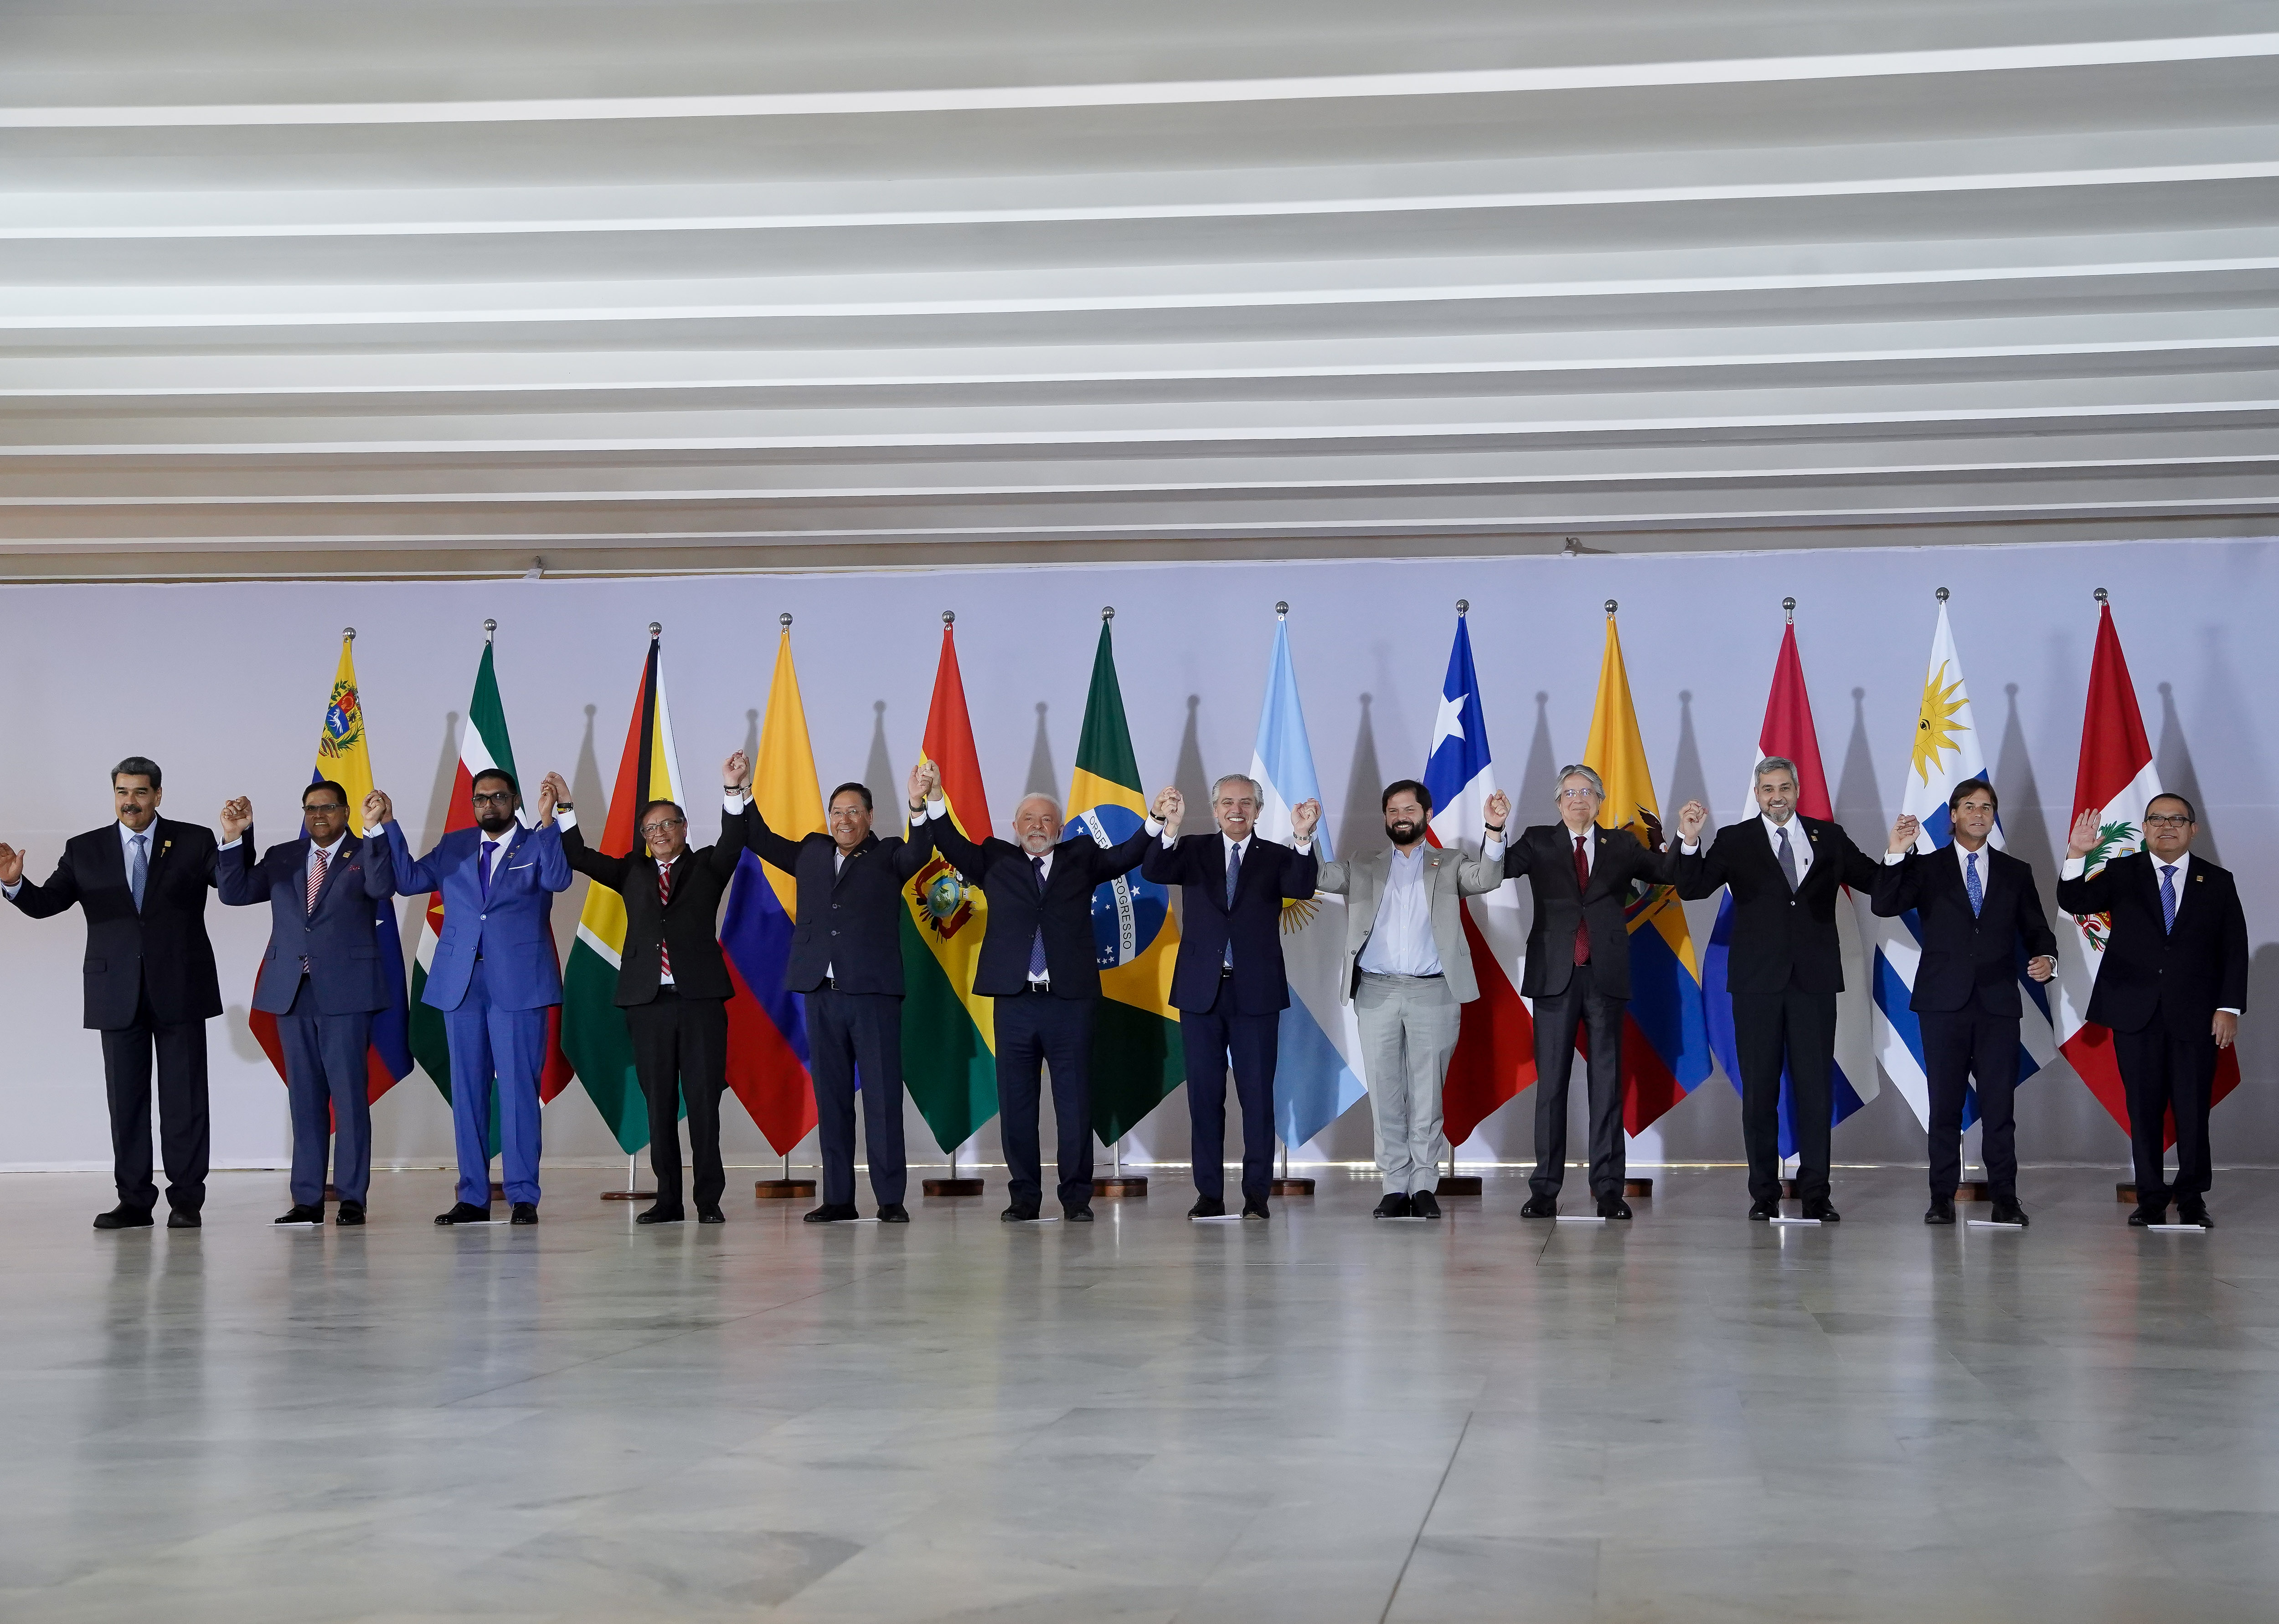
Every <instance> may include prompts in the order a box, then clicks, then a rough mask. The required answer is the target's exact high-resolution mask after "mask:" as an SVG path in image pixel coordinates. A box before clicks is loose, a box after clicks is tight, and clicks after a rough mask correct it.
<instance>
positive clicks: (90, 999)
mask: <svg viewBox="0 0 2279 1624" xmlns="http://www.w3.org/2000/svg"><path fill="white" fill-rule="evenodd" d="M148 832H149V834H150V872H149V873H148V875H147V876H146V877H145V878H144V882H143V886H142V912H141V913H139V914H138V913H136V912H135V911H134V892H131V891H129V890H128V889H127V853H126V849H125V848H124V847H123V846H121V845H120V843H119V825H118V824H117V823H105V824H104V826H103V827H102V828H100V829H91V830H89V831H88V832H87V833H85V834H82V835H73V837H72V838H71V839H69V840H67V841H65V843H64V854H63V858H62V860H61V861H60V862H58V863H57V864H56V871H55V872H54V873H53V874H51V875H50V876H49V877H48V881H47V884H45V885H35V884H34V883H33V882H32V877H31V876H30V875H28V874H27V875H26V876H25V877H24V884H23V885H22V887H21V888H20V889H19V890H18V891H17V892H16V906H17V908H19V909H21V910H22V911H23V912H24V913H26V914H28V915H31V917H33V918H35V919H46V918H49V917H50V916H52V915H57V914H60V913H62V912H63V911H64V910H65V909H66V908H70V907H71V906H72V905H73V903H77V904H78V905H79V908H80V911H81V913H83V914H84V915H86V916H87V957H86V959H85V961H84V962H83V963H82V964H81V971H82V973H83V974H84V977H85V979H86V1001H85V1013H84V1015H82V1017H81V1019H82V1023H83V1024H85V1025H87V1026H89V1027H93V1028H95V1029H96V1030H103V1031H117V1030H120V1029H122V1028H125V1027H129V1026H132V1025H134V1016H135V1012H136V1011H137V1010H138V1009H139V1008H140V1007H142V999H143V997H144V995H145V994H146V993H147V994H148V996H149V997H150V1016H151V1019H153V1020H154V1021H156V1022H157V1023H158V1024H159V1025H161V1026H174V1025H180V1024H181V1023H184V1022H188V1021H206V1020H211V1019H212V1018H213V1017H214V1016H215V1015H219V1014H220V1013H221V981H220V978H219V977H218V976H216V975H215V973H214V955H213V944H212V943H211V942H210V941H208V940H207V939H206V888H207V887H208V886H210V885H212V884H213V883H214V846H215V841H214V837H213V831H211V829H208V828H205V827H204V826H203V825H202V824H198V823H176V822H175V821H174V820H173V818H171V817H160V818H154V819H152V820H151V823H150V830H149V831H148Z"/></svg>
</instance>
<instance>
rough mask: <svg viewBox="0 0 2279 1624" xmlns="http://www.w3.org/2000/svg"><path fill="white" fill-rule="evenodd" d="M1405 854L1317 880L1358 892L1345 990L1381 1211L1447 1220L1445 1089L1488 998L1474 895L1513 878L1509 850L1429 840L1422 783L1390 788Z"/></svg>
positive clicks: (1336, 865)
mask: <svg viewBox="0 0 2279 1624" xmlns="http://www.w3.org/2000/svg"><path fill="white" fill-rule="evenodd" d="M1381 804H1382V807H1383V809H1384V812H1385V833H1386V834H1387V835H1388V836H1390V837H1391V838H1392V840H1393V849H1392V850H1390V851H1387V852H1381V853H1379V854H1377V855H1376V856H1374V857H1363V858H1359V859H1356V860H1354V861H1353V862H1325V863H1324V864H1323V865H1322V867H1321V874H1320V877H1319V878H1318V879H1317V880H1316V882H1315V883H1316V885H1318V886H1319V887H1320V889H1322V890H1324V891H1326V892H1335V893H1337V894H1339V895H1342V896H1343V897H1344V898H1345V899H1346V976H1345V985H1344V992H1345V996H1346V998H1347V1001H1349V1002H1350V1003H1352V1005H1353V1006H1354V1015H1355V1016H1356V1017H1357V1018H1358V1020H1359V1022H1360V1025H1361V1046H1362V1069H1364V1070H1365V1071H1367V1073H1368V1074H1369V1077H1368V1081H1369V1106H1370V1115H1373V1116H1374V1117H1375V1118H1376V1119H1377V1170H1378V1171H1379V1172H1380V1173H1382V1174H1383V1175H1384V1176H1385V1199H1383V1200H1382V1201H1380V1202H1378V1203H1377V1217H1379V1218H1438V1217H1439V1215H1440V1203H1439V1199H1437V1198H1436V1197H1435V1196H1434V1194H1433V1185H1434V1184H1436V1183H1437V1182H1438V1181H1439V1168H1440V1158H1441V1157H1442V1156H1443V1155H1445V1154H1446V1153H1447V1149H1448V1145H1447V1141H1446V1139H1445V1138H1443V1137H1442V1134H1441V1128H1440V1123H1441V1117H1440V1084H1441V1081H1442V1079H1443V1078H1445V1077H1446V1076H1447V1072H1448V1057H1449V1056H1450V1055H1451V1054H1453V1053H1455V1049H1456V1031H1457V1028H1458V1025H1459V1024H1460V1016H1461V1013H1462V1008H1463V1006H1464V1005H1466V1004H1469V1003H1470V1002H1471V1001H1472V1000H1474V999H1476V998H1477V997H1478V996H1479V995H1480V989H1479V983H1478V982H1477V980H1476V979H1475V978H1474V977H1473V975H1472V951H1471V948H1470V946H1469V945H1468V944H1467V943H1466V942H1465V940H1464V919H1463V911H1464V903H1463V899H1464V898H1466V897H1476V896H1479V895H1481V894H1483V893H1485V892H1491V891H1493V890H1494V889H1495V888H1496V887H1497V886H1499V885H1502V884H1503V846H1502V845H1501V842H1500V840H1499V842H1498V844H1497V845H1496V846H1495V847H1494V849H1493V850H1492V851H1488V852H1484V853H1483V854H1481V855H1480V856H1478V857H1477V858H1468V857H1466V856H1465V855H1464V854H1463V853H1462V852H1461V851H1444V850H1442V849H1441V848H1440V847H1439V846H1432V845H1430V844H1428V843H1427V842H1426V840H1425V839H1424V831H1425V828H1426V825H1427V824H1428V823H1430V821H1431V816H1432V792H1431V791H1430V790H1428V789H1426V788H1425V787H1424V786H1423V785H1422V784H1419V783H1417V782H1416V779H1414V778H1403V779H1401V780H1400V782H1399V783H1397V784H1390V785H1386V786H1385V797H1384V800H1383V801H1382V803H1381Z"/></svg>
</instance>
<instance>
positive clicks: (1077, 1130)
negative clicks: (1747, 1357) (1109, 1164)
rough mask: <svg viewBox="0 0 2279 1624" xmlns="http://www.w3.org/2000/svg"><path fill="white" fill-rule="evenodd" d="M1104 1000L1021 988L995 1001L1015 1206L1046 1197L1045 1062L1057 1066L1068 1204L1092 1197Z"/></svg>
mask: <svg viewBox="0 0 2279 1624" xmlns="http://www.w3.org/2000/svg"><path fill="white" fill-rule="evenodd" d="M1098 1003H1099V1000H1096V999H1090V998H1055V997H1054V996H1053V995H1052V994H1051V993H1049V992H1021V993H1017V994H1015V995H1014V996H1013V997H1011V998H1001V999H999V1000H996V1013H997V1110H998V1122H999V1124H1000V1128H1001V1132H1002V1134H1003V1137H1004V1143H1005V1169H1006V1171H1007V1173H1008V1174H1009V1175H1010V1178H1009V1184H1010V1188H1011V1195H1012V1198H1013V1205H1014V1206H1016V1207H1040V1206H1041V1205H1043V1201H1044V1168H1043V1167H1042V1166H1041V1165H1040V1163H1041V1159H1042V1149H1041V1146H1040V1144H1039V1142H1038V1132H1037V1107H1038V1100H1039V1096H1040V1093H1041V1092H1042V1091H1041V1089H1040V1086H1039V1080H1038V1067H1039V1063H1040V1062H1042V1063H1043V1064H1044V1065H1047V1066H1049V1067H1051V1068H1052V1073H1053V1120H1054V1123H1055V1127H1056V1128H1057V1129H1058V1130H1059V1134H1058V1138H1059V1139H1060V1145H1059V1150H1060V1184H1059V1186H1058V1189H1057V1191H1056V1192H1055V1193H1056V1194H1057V1195H1058V1196H1059V1198H1060V1200H1061V1203H1062V1205H1063V1206H1065V1207H1083V1206H1085V1205H1086V1204H1087V1203H1089V1202H1090V1201H1091V1199H1092V1017H1093V1010H1094V1009H1095V1008H1096V1007H1098Z"/></svg>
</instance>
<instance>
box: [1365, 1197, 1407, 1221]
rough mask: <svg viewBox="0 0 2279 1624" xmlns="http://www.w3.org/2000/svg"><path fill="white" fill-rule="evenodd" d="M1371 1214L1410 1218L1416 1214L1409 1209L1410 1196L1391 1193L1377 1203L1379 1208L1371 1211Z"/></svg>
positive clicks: (1377, 1216)
mask: <svg viewBox="0 0 2279 1624" xmlns="http://www.w3.org/2000/svg"><path fill="white" fill-rule="evenodd" d="M1411 1216H1414V1214H1412V1213H1411V1212H1410V1211H1409V1209H1408V1196H1407V1195H1405V1194H1400V1195H1389V1196H1387V1197H1385V1199H1383V1200H1382V1201H1379V1202H1378V1203H1377V1210H1376V1211H1375V1212H1373V1213H1371V1214H1370V1217H1372V1218H1408V1217H1411Z"/></svg>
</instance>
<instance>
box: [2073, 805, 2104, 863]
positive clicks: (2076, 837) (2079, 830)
mask: <svg viewBox="0 0 2279 1624" xmlns="http://www.w3.org/2000/svg"><path fill="white" fill-rule="evenodd" d="M2097 832H2098V831H2097V808H2094V807H2091V808H2090V809H2089V810H2088V811H2086V812H2083V814H2082V815H2081V816H2079V817H2077V818H2076V819H2074V820H2073V832H2072V833H2071V834H2069V835H2068V836H2067V837H2066V855H2067V856H2068V857H2086V856H2088V855H2089V854H2090V853H2091V852H2093V851H2095V850H2096V849H2097Z"/></svg>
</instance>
